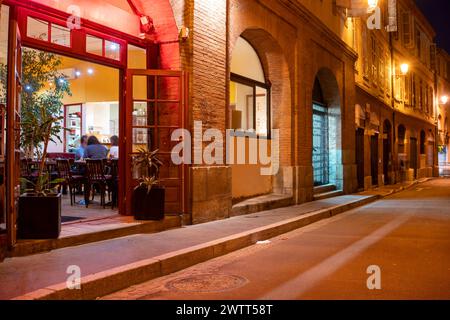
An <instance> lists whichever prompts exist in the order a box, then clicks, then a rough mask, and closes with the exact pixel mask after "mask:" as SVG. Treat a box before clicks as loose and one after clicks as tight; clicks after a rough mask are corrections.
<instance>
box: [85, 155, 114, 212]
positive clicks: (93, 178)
mask: <svg viewBox="0 0 450 320" xmlns="http://www.w3.org/2000/svg"><path fill="white" fill-rule="evenodd" d="M110 179H111V176H110V175H105V165H104V161H103V160H90V159H86V185H85V201H86V208H88V206H89V200H90V199H89V198H90V197H89V195H90V192H91V190H92V200H94V197H95V187H98V189H99V191H100V205H102V206H103V208H106V201H105V196H106V191H107V187H108V180H110Z"/></svg>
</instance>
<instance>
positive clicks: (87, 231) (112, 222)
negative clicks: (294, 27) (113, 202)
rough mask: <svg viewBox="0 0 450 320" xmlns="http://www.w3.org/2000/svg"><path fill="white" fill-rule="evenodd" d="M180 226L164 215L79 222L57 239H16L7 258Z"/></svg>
mask: <svg viewBox="0 0 450 320" xmlns="http://www.w3.org/2000/svg"><path fill="white" fill-rule="evenodd" d="M181 226H182V221H181V217H180V216H166V218H165V219H164V220H162V221H136V220H134V218H133V217H131V216H121V215H115V216H112V217H107V218H100V219H91V220H82V221H79V222H75V223H67V224H63V225H62V226H61V235H60V237H59V239H49V240H19V241H18V242H17V244H16V246H15V247H14V249H13V250H12V251H11V252H9V256H12V257H23V256H28V255H32V254H37V253H42V252H47V251H51V250H56V249H61V248H66V247H74V246H79V245H83V244H87V243H93V242H99V241H104V240H110V239H115V238H122V237H126V236H130V235H136V234H148V233H157V232H162V231H165V230H169V229H175V228H181Z"/></svg>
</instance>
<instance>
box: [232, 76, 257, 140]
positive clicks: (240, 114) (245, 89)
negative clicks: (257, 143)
mask: <svg viewBox="0 0 450 320" xmlns="http://www.w3.org/2000/svg"><path fill="white" fill-rule="evenodd" d="M230 84H231V85H230V91H231V92H230V119H231V129H234V130H245V131H249V130H253V129H254V116H253V107H254V105H253V87H249V86H246V85H243V84H240V83H237V82H231V83H230Z"/></svg>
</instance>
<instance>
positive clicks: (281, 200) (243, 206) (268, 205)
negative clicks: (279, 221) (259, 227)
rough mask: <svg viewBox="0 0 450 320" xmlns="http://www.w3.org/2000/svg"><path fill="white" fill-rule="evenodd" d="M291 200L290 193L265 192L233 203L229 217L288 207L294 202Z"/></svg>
mask: <svg viewBox="0 0 450 320" xmlns="http://www.w3.org/2000/svg"><path fill="white" fill-rule="evenodd" d="M293 201H294V200H293V198H292V195H287V194H277V193H270V194H266V195H263V196H259V197H255V198H251V199H248V200H245V201H242V202H239V203H238V204H235V205H234V206H233V209H232V210H231V217H237V216H243V215H247V214H251V213H256V212H261V211H267V210H273V209H278V208H284V207H289V206H291V205H293V204H294V202H293Z"/></svg>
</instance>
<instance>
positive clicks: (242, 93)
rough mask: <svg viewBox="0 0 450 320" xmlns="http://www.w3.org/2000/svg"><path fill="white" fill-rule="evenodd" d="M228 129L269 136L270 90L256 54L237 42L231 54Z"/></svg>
mask: <svg viewBox="0 0 450 320" xmlns="http://www.w3.org/2000/svg"><path fill="white" fill-rule="evenodd" d="M230 78H231V81H230V106H229V119H230V120H229V127H230V128H231V129H233V130H235V131H244V132H249V133H256V134H257V135H258V136H263V137H268V136H269V135H270V116H269V115H270V89H269V85H267V84H266V79H265V76H264V72H263V67H262V64H261V61H260V60H259V57H258V55H257V53H256V51H255V50H254V49H253V47H252V46H251V45H250V44H249V43H248V42H247V41H246V40H245V39H243V38H239V40H238V41H237V43H236V46H235V49H234V51H233V58H232V64H231V77H230Z"/></svg>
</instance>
